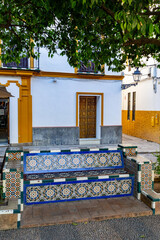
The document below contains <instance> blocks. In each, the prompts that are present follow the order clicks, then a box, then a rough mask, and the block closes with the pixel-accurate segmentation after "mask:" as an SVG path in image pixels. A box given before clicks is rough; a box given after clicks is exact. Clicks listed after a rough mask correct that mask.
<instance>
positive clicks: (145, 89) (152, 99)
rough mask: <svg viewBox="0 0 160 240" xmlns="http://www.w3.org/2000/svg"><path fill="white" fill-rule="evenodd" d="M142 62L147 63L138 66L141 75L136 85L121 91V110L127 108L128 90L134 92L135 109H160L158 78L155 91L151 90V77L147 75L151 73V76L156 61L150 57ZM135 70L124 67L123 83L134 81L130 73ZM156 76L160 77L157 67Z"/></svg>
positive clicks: (159, 70) (159, 81)
mask: <svg viewBox="0 0 160 240" xmlns="http://www.w3.org/2000/svg"><path fill="white" fill-rule="evenodd" d="M144 63H145V64H147V66H144V67H143V68H139V70H140V72H141V73H142V76H141V81H140V82H139V83H138V85H137V86H135V87H134V86H133V87H130V88H128V89H126V90H123V91H122V92H123V94H122V109H123V110H127V102H128V92H131V93H132V92H136V110H142V111H160V80H158V81H157V92H156V93H155V92H154V90H153V79H152V77H150V76H149V75H148V74H149V73H151V76H153V67H154V66H153V65H154V64H156V61H155V60H153V59H152V58H150V59H149V60H148V61H146V60H145V59H144ZM150 68H151V71H150ZM135 70H136V68H132V69H131V71H128V67H127V68H126V69H125V71H124V73H125V77H124V79H123V83H124V84H130V83H134V81H133V76H132V74H133V72H134V71H135ZM157 77H159V78H160V69H157ZM131 106H132V94H131Z"/></svg>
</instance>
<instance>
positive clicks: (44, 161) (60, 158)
mask: <svg viewBox="0 0 160 240" xmlns="http://www.w3.org/2000/svg"><path fill="white" fill-rule="evenodd" d="M102 167H103V168H107V169H109V168H110V169H111V168H123V157H122V152H121V151H103V152H99V151H97V152H85V153H84V152H80V153H74V152H73V153H65V154H57V153H56V154H55V153H35V154H33V153H30V154H25V155H24V173H25V174H29V173H40V172H48V171H50V172H54V171H57V172H58V171H61V172H63V171H66V170H87V169H94V170H95V168H102Z"/></svg>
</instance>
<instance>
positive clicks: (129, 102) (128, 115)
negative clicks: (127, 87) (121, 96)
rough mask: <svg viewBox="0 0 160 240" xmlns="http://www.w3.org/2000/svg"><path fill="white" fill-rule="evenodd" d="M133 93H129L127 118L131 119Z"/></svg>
mask: <svg viewBox="0 0 160 240" xmlns="http://www.w3.org/2000/svg"><path fill="white" fill-rule="evenodd" d="M130 109H131V93H128V107H127V119H128V120H130Z"/></svg>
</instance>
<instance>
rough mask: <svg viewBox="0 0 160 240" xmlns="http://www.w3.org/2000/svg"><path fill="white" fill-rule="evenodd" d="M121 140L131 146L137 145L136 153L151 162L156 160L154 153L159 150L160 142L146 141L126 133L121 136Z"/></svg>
mask: <svg viewBox="0 0 160 240" xmlns="http://www.w3.org/2000/svg"><path fill="white" fill-rule="evenodd" d="M122 142H123V143H124V144H130V145H132V146H137V147H138V149H137V151H138V154H140V155H142V156H144V157H146V158H148V159H149V160H151V161H152V162H153V163H154V162H156V159H157V158H156V156H155V154H156V153H157V152H160V144H158V143H155V142H151V141H147V140H144V139H141V138H137V137H133V136H129V135H126V134H123V136H122Z"/></svg>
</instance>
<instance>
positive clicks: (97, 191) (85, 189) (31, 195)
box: [24, 178, 133, 204]
mask: <svg viewBox="0 0 160 240" xmlns="http://www.w3.org/2000/svg"><path fill="white" fill-rule="evenodd" d="M132 186H133V178H117V179H116V178H114V179H112V180H111V179H105V180H97V181H95V180H90V181H77V182H65V183H61V184H60V183H57V184H56V183H50V184H48V183H42V184H34V185H25V190H24V191H25V199H24V201H25V204H38V203H47V202H56V201H67V200H71V199H72V200H79V199H90V198H106V197H118V196H130V195H132Z"/></svg>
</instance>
